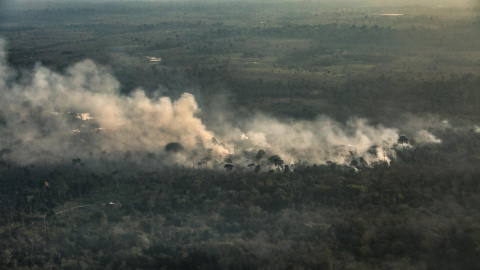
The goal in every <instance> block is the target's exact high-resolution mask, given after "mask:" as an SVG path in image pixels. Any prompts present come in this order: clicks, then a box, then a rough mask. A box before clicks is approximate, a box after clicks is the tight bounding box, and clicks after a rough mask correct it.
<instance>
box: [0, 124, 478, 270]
mask: <svg viewBox="0 0 480 270" xmlns="http://www.w3.org/2000/svg"><path fill="white" fill-rule="evenodd" d="M440 138H441V139H442V141H443V142H442V144H436V145H425V146H419V147H416V148H405V149H401V150H398V151H397V159H396V160H394V161H392V163H391V165H388V164H386V163H379V164H377V165H376V166H374V167H371V166H362V165H361V164H356V166H354V165H353V164H351V165H350V166H347V165H339V164H335V163H331V162H330V163H328V164H326V165H308V164H295V165H294V166H292V169H291V170H290V171H289V172H286V171H285V170H276V171H270V172H258V173H256V172H254V171H250V170H249V169H245V170H240V169H239V168H234V169H233V170H231V171H226V170H225V171H224V170H211V169H205V170H204V169H188V168H185V167H182V166H177V167H158V166H157V167H151V168H145V167H143V168H142V169H140V168H135V166H134V162H133V161H128V160H127V161H125V163H126V164H123V165H122V164H116V165H117V166H119V168H120V169H119V170H116V171H111V172H110V171H108V172H98V171H92V170H89V169H88V167H86V165H83V163H82V161H80V160H76V159H74V160H72V162H71V163H70V164H66V165H64V166H57V167H42V168H40V167H33V166H31V167H16V166H15V165H12V164H9V163H8V162H3V163H2V167H1V169H0V172H1V175H0V177H1V178H0V179H9V181H5V180H3V181H2V183H1V184H2V187H3V190H4V194H2V197H1V200H2V203H1V205H2V211H1V213H2V214H1V224H3V225H2V226H1V227H0V237H1V245H2V250H1V261H0V264H1V267H2V268H18V269H29V267H30V268H33V267H40V268H44V269H60V268H61V269H93V268H95V269H137V268H140V269H192V268H195V269H285V268H292V269H301V268H302V267H303V269H476V268H477V266H478V264H479V263H480V261H479V260H478V258H480V254H479V248H478V243H479V242H480V227H479V225H478V224H480V223H479V222H480V215H479V213H478V211H477V209H478V207H480V196H479V193H478V192H479V188H480V187H479V182H478V179H479V176H480V169H479V168H478V166H477V165H478V158H479V157H478V155H477V154H475V153H478V151H479V150H480V149H479V147H480V134H478V133H475V132H473V131H466V132H455V131H453V130H448V131H445V132H444V133H443V134H442V136H440ZM458 142H464V143H458ZM127 164H128V166H127ZM159 166H160V165H159ZM355 167H356V168H355ZM125 168H128V169H125ZM12 180H14V181H12Z"/></svg>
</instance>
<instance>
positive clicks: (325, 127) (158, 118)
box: [0, 41, 438, 166]
mask: <svg viewBox="0 0 480 270" xmlns="http://www.w3.org/2000/svg"><path fill="white" fill-rule="evenodd" d="M4 46H5V42H3V41H0V94H1V99H0V150H1V155H2V156H0V158H8V159H10V160H11V161H12V162H15V163H17V164H21V165H28V164H35V163H46V164H55V163H60V162H68V161H69V160H71V159H76V158H80V159H82V160H89V159H90V160H95V159H96V158H98V157H101V158H112V159H114V158H119V157H120V158H124V159H125V158H128V157H129V156H131V155H133V154H135V153H144V154H146V153H150V157H152V156H154V157H155V158H156V160H157V161H160V162H162V163H170V162H175V163H179V164H184V165H189V166H213V164H217V165H218V164H221V163H222V162H224V160H225V159H227V160H228V161H227V162H234V163H235V162H237V164H242V163H243V164H244V165H247V164H249V163H251V162H252V161H253V162H257V163H260V162H261V161H260V160H259V159H258V157H256V156H255V154H256V153H257V151H258V150H259V149H264V150H265V151H266V156H265V158H264V159H263V160H264V162H265V160H266V158H267V157H268V156H269V155H279V156H280V157H281V158H282V159H283V160H284V161H285V164H292V163H295V162H297V161H299V160H301V161H307V162H309V163H325V162H326V161H329V160H330V161H334V162H340V163H349V162H351V161H352V160H353V159H355V158H357V157H363V159H364V160H365V161H366V162H368V163H372V162H375V161H388V160H389V159H390V158H392V157H393V151H392V150H391V148H392V147H393V145H394V144H395V143H396V142H397V139H398V137H399V134H398V132H397V130H396V129H391V128H385V127H383V126H371V125H368V123H367V122H366V121H365V120H351V121H349V122H347V123H346V125H343V124H340V123H337V122H335V121H332V120H330V119H328V118H327V117H320V118H318V120H317V121H316V122H307V121H302V122H296V123H281V122H280V121H278V120H275V119H272V118H268V117H265V116H258V117H255V118H254V119H252V120H251V121H249V123H247V124H246V125H245V127H244V128H243V131H242V130H240V129H239V128H221V127H222V126H223V127H226V126H227V125H226V124H225V125H223V124H222V123H220V124H218V125H217V127H216V128H219V127H220V128H219V129H221V130H219V131H221V132H220V133H221V134H222V136H221V137H216V138H215V137H214V133H213V132H212V131H210V130H208V129H207V128H206V127H205V125H204V124H203V123H202V121H201V119H200V118H198V117H197V116H196V112H197V111H198V110H199V108H198V106H197V103H196V101H195V98H194V96H193V95H191V94H188V93H185V94H183V95H182V96H181V97H180V98H179V99H178V100H176V101H172V100H171V99H170V98H168V97H161V98H157V99H150V98H148V97H147V96H146V95H145V93H144V92H143V91H142V90H141V89H136V90H134V91H133V93H132V94H130V95H128V96H125V95H121V94H119V87H120V85H119V82H118V80H117V79H116V78H115V77H113V76H112V74H111V73H110V72H109V70H108V68H105V67H101V66H98V65H96V64H95V63H94V62H92V61H90V60H85V61H82V62H80V63H77V64H75V65H73V66H71V67H70V68H68V69H67V70H66V71H65V72H64V73H63V74H59V73H56V72H53V71H51V70H49V69H48V68H46V67H43V66H41V65H37V66H36V67H35V68H34V69H33V70H32V71H30V72H29V73H28V74H27V75H25V74H24V75H23V76H17V75H16V74H15V72H14V71H13V70H12V69H11V68H9V66H8V63H7V61H6V53H5V48H4ZM19 78H20V79H19ZM425 132H426V131H425ZM425 132H422V133H420V136H419V137H420V138H421V140H422V142H427V141H430V142H438V141H437V139H436V138H435V137H434V136H433V135H432V134H430V133H425ZM172 142H178V143H180V144H181V145H182V146H183V148H182V149H174V150H175V151H171V152H168V151H165V146H166V145H167V144H169V143H172ZM177 150H178V151H177ZM132 153H133V154H132ZM229 159H233V160H232V161H230V160H229Z"/></svg>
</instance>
